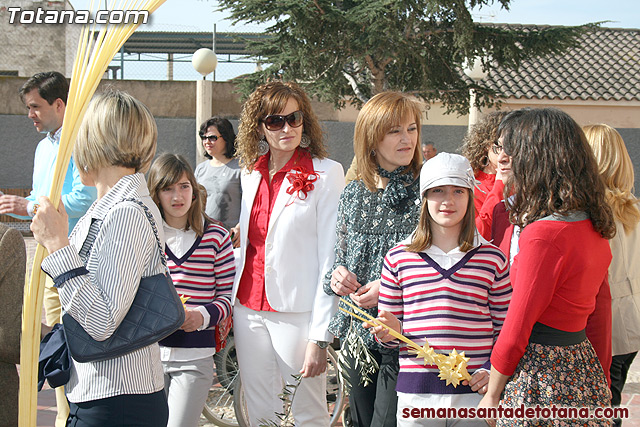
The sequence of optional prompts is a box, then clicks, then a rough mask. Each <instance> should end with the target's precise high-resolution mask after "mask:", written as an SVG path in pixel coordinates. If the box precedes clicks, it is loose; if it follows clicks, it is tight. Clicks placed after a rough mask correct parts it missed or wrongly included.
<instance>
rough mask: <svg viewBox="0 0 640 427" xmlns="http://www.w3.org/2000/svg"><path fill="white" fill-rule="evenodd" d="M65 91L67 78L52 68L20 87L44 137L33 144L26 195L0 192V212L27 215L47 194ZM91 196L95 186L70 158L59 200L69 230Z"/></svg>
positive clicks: (64, 102) (55, 154) (86, 207)
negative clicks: (30, 179)
mask: <svg viewBox="0 0 640 427" xmlns="http://www.w3.org/2000/svg"><path fill="white" fill-rule="evenodd" d="M68 92H69V84H68V82H67V80H66V79H65V78H64V76H63V75H62V74H60V73H58V72H55V71H52V72H47V73H38V74H35V75H34V76H33V77H31V78H30V79H29V80H27V82H26V83H25V84H24V85H23V86H22V88H20V97H21V98H22V101H23V102H24V103H25V105H26V107H27V109H28V110H29V114H28V116H27V117H29V118H30V119H31V120H33V125H34V126H35V128H36V130H37V131H38V132H40V133H44V134H46V137H45V138H44V139H43V140H42V141H40V143H39V144H38V148H36V155H35V159H34V162H33V184H32V190H31V194H30V195H29V196H28V197H27V198H24V197H20V196H14V195H0V214H10V215H12V216H15V217H18V218H22V219H29V217H32V216H33V215H34V212H33V210H34V208H35V207H36V205H37V200H38V197H40V196H48V195H49V190H50V188H51V183H52V181H53V172H54V165H55V162H56V158H57V157H58V148H59V147H60V134H61V132H62V119H63V118H64V111H65V107H66V103H67V94H68ZM95 199H96V189H95V188H93V187H86V186H84V185H83V184H82V182H81V181H80V174H79V173H78V169H77V168H76V166H75V164H74V163H73V159H72V160H71V161H70V162H69V167H68V169H67V174H66V176H65V179H64V184H63V187H62V203H63V204H64V207H65V209H66V211H67V214H68V215H69V232H71V230H73V227H74V226H75V225H76V222H78V219H80V217H81V216H82V215H84V213H85V212H86V211H87V209H88V208H89V206H91V203H93V201H94V200H95Z"/></svg>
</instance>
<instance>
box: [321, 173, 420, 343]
mask: <svg viewBox="0 0 640 427" xmlns="http://www.w3.org/2000/svg"><path fill="white" fill-rule="evenodd" d="M405 188H406V190H407V192H406V195H407V197H403V198H401V199H399V200H398V198H396V197H393V198H389V197H383V196H384V192H385V191H388V190H392V189H393V186H390V185H387V187H386V189H384V190H383V189H378V190H377V191H376V192H371V191H369V190H368V189H367V187H366V186H365V185H364V183H363V182H362V181H361V180H356V181H351V182H350V183H349V184H347V186H346V187H345V189H344V191H343V192H342V195H341V196H340V203H339V205H338V223H337V225H336V235H337V236H336V249H335V251H336V259H335V263H334V265H333V268H332V269H331V270H330V272H329V273H327V275H326V276H325V280H324V284H323V285H324V291H325V292H326V293H327V294H329V295H335V293H334V292H333V290H332V289H331V286H330V283H331V272H333V270H335V269H336V268H337V267H338V266H340V265H342V266H344V267H346V268H347V269H348V270H349V271H351V272H352V273H354V274H355V275H356V277H357V278H358V282H359V283H360V284H361V285H365V284H367V283H369V282H372V281H374V280H378V279H380V273H381V272H382V264H383V261H384V257H385V255H386V254H387V252H388V251H389V249H391V248H392V247H393V246H394V245H395V244H396V243H397V242H399V241H400V240H403V239H404V238H406V237H407V236H408V235H409V234H411V233H412V232H413V231H414V230H415V229H416V226H417V224H418V219H419V217H420V196H419V194H420V180H419V179H415V180H414V181H413V182H412V183H411V184H409V185H408V186H407V187H405ZM390 199H392V200H390ZM392 204H393V205H395V206H391V205H392ZM344 298H347V297H344ZM340 307H343V308H345V309H347V310H350V311H352V309H351V308H349V307H348V306H347V305H346V304H345V303H344V302H342V300H341V301H340ZM366 311H367V312H368V313H369V314H370V315H372V316H374V317H376V316H377V315H378V308H377V307H373V308H370V309H367V310H366ZM329 331H330V332H331V333H332V334H334V335H335V336H337V337H338V338H340V340H341V341H345V339H347V338H348V336H351V339H353V338H356V337H355V336H353V335H354V334H355V335H356V336H357V337H360V338H361V339H362V341H364V344H365V345H366V347H367V348H369V349H376V350H378V351H381V352H385V353H388V352H390V351H397V350H391V349H388V348H384V347H382V346H381V345H380V344H378V343H377V342H376V341H375V339H374V338H373V335H372V334H371V333H369V332H368V331H367V330H366V329H364V328H363V327H362V322H360V321H359V320H356V319H354V318H352V317H351V316H349V315H348V314H347V313H345V312H343V311H340V310H338V312H337V313H336V314H335V315H334V316H333V318H332V319H331V323H330V324H329Z"/></svg>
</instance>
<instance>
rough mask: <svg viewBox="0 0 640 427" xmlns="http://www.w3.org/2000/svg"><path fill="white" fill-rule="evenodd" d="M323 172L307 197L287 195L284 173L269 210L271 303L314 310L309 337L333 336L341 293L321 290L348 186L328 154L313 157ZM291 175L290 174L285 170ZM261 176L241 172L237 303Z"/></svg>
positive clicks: (233, 295)
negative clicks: (333, 319)
mask: <svg viewBox="0 0 640 427" xmlns="http://www.w3.org/2000/svg"><path fill="white" fill-rule="evenodd" d="M313 167H314V169H315V171H316V172H317V173H318V174H319V175H320V177H319V178H318V179H317V180H316V181H315V182H314V189H313V190H312V191H310V192H309V193H308V194H307V197H306V198H305V199H304V200H300V198H298V197H296V193H294V194H292V195H289V194H287V188H289V186H290V184H289V180H288V179H287V178H286V177H285V178H284V181H283V183H282V186H281V187H280V191H279V192H278V195H277V197H276V201H275V203H274V206H273V211H272V212H271V218H270V220H269V227H268V231H267V237H266V242H265V251H266V254H265V267H264V277H265V291H266V296H267V301H269V305H270V306H271V307H272V308H273V309H274V310H276V311H278V312H284V313H286V312H293V313H303V312H311V320H310V324H309V336H308V337H307V338H308V339H312V340H319V341H332V340H333V335H332V334H331V333H329V332H328V331H327V328H328V326H329V320H330V319H331V317H332V316H333V314H334V313H335V312H336V310H337V307H338V298H337V297H335V296H329V295H327V294H326V293H325V292H324V291H323V289H322V281H323V278H324V276H325V274H326V273H327V272H328V271H329V270H330V269H331V268H332V266H333V261H334V257H335V253H334V246H335V241H336V233H335V230H336V221H337V212H338V201H339V199H340V194H341V192H342V189H343V188H344V171H343V169H342V165H341V164H340V163H337V162H335V161H333V160H329V159H315V158H314V159H313ZM287 175H288V174H287ZM261 179H262V175H261V174H260V172H258V171H255V170H254V171H253V172H252V173H247V172H246V171H244V172H243V174H242V176H241V183H242V204H241V210H240V253H241V256H240V261H239V268H238V270H237V272H236V278H235V281H234V284H233V290H232V293H231V302H232V304H234V303H235V299H236V294H237V292H238V284H239V283H240V279H241V277H242V272H243V269H244V265H245V259H246V248H247V234H248V225H249V216H250V215H251V209H252V207H253V202H254V199H255V196H256V193H257V190H258V186H259V184H260V180H261Z"/></svg>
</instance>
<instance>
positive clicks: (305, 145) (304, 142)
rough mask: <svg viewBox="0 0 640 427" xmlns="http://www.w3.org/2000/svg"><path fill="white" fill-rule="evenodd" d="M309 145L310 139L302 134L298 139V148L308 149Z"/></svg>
mask: <svg viewBox="0 0 640 427" xmlns="http://www.w3.org/2000/svg"><path fill="white" fill-rule="evenodd" d="M310 145H311V138H309V137H308V136H307V134H306V133H303V134H302V138H301V139H300V147H302V148H309V146H310Z"/></svg>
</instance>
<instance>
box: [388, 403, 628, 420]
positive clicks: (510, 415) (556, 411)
mask: <svg viewBox="0 0 640 427" xmlns="http://www.w3.org/2000/svg"><path fill="white" fill-rule="evenodd" d="M401 413H402V418H492V419H494V418H495V419H498V418H507V419H523V418H528V419H549V418H550V419H589V418H601V419H604V418H629V408H619V407H614V408H611V407H604V408H587V407H582V408H576V407H568V406H556V405H551V406H540V405H536V406H525V405H520V406H519V407H504V406H498V407H497V408H412V407H407V408H402V411H401Z"/></svg>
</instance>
